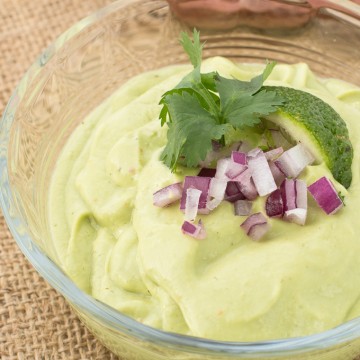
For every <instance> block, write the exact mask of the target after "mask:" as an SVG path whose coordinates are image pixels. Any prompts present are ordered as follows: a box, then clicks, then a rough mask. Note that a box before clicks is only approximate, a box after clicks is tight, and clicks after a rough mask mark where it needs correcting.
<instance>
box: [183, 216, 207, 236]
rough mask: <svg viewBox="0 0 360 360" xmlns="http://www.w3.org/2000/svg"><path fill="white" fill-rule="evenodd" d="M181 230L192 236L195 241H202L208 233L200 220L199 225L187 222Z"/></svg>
mask: <svg viewBox="0 0 360 360" xmlns="http://www.w3.org/2000/svg"><path fill="white" fill-rule="evenodd" d="M181 230H182V232H183V233H184V234H185V235H190V236H191V237H193V238H195V239H199V240H202V239H205V237H206V231H205V228H204V226H203V224H202V222H201V220H199V223H198V225H195V224H192V223H191V222H189V221H186V220H185V221H184V223H183V224H182V226H181Z"/></svg>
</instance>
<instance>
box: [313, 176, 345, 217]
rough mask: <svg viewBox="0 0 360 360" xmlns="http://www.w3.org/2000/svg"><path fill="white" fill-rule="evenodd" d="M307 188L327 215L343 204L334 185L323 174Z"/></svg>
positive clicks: (333, 212)
mask: <svg viewBox="0 0 360 360" xmlns="http://www.w3.org/2000/svg"><path fill="white" fill-rule="evenodd" d="M308 190H309V192H310V194H311V195H312V196H313V198H314V199H315V201H316V202H317V203H318V204H319V206H320V207H321V208H322V209H323V210H324V211H325V212H326V213H327V214H328V215H332V214H335V213H336V212H337V211H339V210H340V209H341V208H342V207H343V205H344V204H343V202H342V200H341V198H340V196H339V195H338V193H337V191H336V189H335V187H334V185H333V184H332V182H331V181H330V180H329V179H328V178H327V177H325V176H324V177H322V178H320V179H319V180H317V181H315V182H314V183H313V184H311V185H310V186H309V187H308Z"/></svg>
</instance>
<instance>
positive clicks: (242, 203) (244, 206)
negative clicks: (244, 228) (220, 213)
mask: <svg viewBox="0 0 360 360" xmlns="http://www.w3.org/2000/svg"><path fill="white" fill-rule="evenodd" d="M251 209H252V202H251V201H248V200H237V201H235V202H234V212H235V215H236V216H247V215H250V213H251Z"/></svg>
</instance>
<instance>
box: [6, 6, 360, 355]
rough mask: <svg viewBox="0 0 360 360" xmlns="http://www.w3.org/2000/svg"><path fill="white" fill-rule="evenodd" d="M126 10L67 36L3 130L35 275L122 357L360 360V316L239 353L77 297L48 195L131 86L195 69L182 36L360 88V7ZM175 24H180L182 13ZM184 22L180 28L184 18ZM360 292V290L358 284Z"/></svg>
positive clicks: (14, 105)
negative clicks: (61, 262)
mask: <svg viewBox="0 0 360 360" xmlns="http://www.w3.org/2000/svg"><path fill="white" fill-rule="evenodd" d="M169 3H170V5H171V9H172V11H173V13H172V12H171V11H170V10H169V6H168V5H167V3H166V2H165V1H160V0H133V1H130V0H123V1H117V2H114V3H113V4H111V5H110V6H108V7H106V8H104V9H102V10H100V11H98V12H97V13H95V14H93V15H92V16H90V17H88V18H86V19H84V20H83V21H81V22H80V23H78V24H77V25H75V26H73V27H72V28H71V29H70V30H68V31H67V32H66V33H64V34H63V35H62V36H60V38H59V39H57V40H56V41H55V42H54V43H53V44H52V45H51V46H50V47H49V48H48V49H47V50H46V51H45V52H44V53H43V54H42V55H41V56H40V57H39V58H38V59H37V61H36V62H35V63H34V65H33V66H32V67H31V68H30V69H29V71H28V72H27V73H26V75H25V76H24V78H23V79H22V81H21V82H20V84H19V86H18V87H17V88H16V90H15V91H14V93H13V95H12V97H11V99H10V101H9V104H8V106H7V108H6V111H5V113H4V116H3V119H2V121H1V123H0V170H1V172H0V184H1V191H0V202H1V207H2V210H3V213H4V216H5V219H6V221H7V223H8V225H9V228H10V230H11V232H12V234H13V236H14V238H15V239H16V241H17V243H18V245H19V246H20V248H21V250H22V251H23V253H24V254H25V255H26V257H27V258H28V259H29V261H30V262H31V263H32V264H33V266H34V267H35V268H36V269H37V271H38V272H39V273H40V274H41V275H42V276H43V277H44V278H45V279H46V280H47V281H48V282H49V283H50V284H51V285H52V286H53V287H54V288H55V289H57V290H58V291H59V292H60V293H61V294H63V295H64V296H65V298H66V299H67V300H68V301H69V303H70V304H71V305H72V307H73V308H74V309H75V311H76V312H77V314H78V315H79V317H80V318H81V319H82V321H83V322H84V323H85V324H86V326H88V327H89V329H90V330H91V331H92V332H93V333H94V334H95V335H96V336H97V337H98V338H99V339H100V340H101V341H102V342H103V343H104V344H105V345H106V346H107V347H108V348H109V349H110V350H112V351H113V352H114V353H116V354H118V355H119V356H121V358H122V359H169V358H172V359H192V360H195V359H229V358H232V359H267V358H271V359H305V358H306V359H337V360H339V359H353V358H354V357H355V356H356V355H358V354H360V318H358V319H355V320H353V321H351V322H348V323H346V324H343V325H341V326H338V327H336V328H334V329H331V330H329V331H326V332H323V333H320V334H316V335H312V336H306V337H301V338H292V339H280V340H274V341H264V342H253V343H241V342H222V341H211V340H205V339H199V338H194V337H188V336H182V335H177V334H172V333H166V332H163V331H160V330H156V329H153V328H149V327H147V326H145V325H143V324H141V323H138V322H136V321H135V320H133V319H131V318H129V317H127V316H125V315H123V314H121V313H119V312H118V311H116V310H114V309H112V308H110V307H108V306H107V305H105V304H103V303H100V302H99V301H96V300H95V299H93V298H92V297H90V296H88V295H86V294H85V293H83V292H82V291H80V290H79V289H78V288H77V287H76V285H74V283H73V282H72V281H70V280H69V278H68V277H67V276H66V275H65V274H64V273H63V272H62V270H61V269H60V268H59V267H58V266H57V265H56V261H57V258H56V255H55V252H54V251H53V249H52V246H51V241H50V236H49V229H48V219H47V212H46V204H47V199H48V194H47V189H48V188H49V181H50V178H51V174H52V171H53V168H54V164H55V162H56V159H57V156H58V155H59V152H60V151H61V149H62V147H63V145H64V143H65V142H66V140H67V138H68V136H69V135H70V134H71V132H72V131H73V130H74V128H75V127H76V126H77V125H78V124H79V123H80V122H81V121H82V119H84V118H85V116H86V115H87V114H89V113H90V112H91V111H92V110H93V109H94V108H96V106H98V105H99V104H100V103H101V102H103V101H104V100H105V99H106V98H107V97H108V96H109V95H110V94H111V93H113V92H114V91H115V90H116V89H117V88H118V87H119V86H120V85H121V84H123V83H124V82H125V81H126V80H128V79H129V78H131V77H133V76H134V75H137V74H139V73H142V72H144V71H147V70H152V69H155V68H159V67H162V66H166V65H169V64H174V63H182V62H186V61H187V58H186V56H185V55H184V53H183V51H182V49H181V47H180V46H179V44H178V40H177V39H178V35H179V31H180V30H184V29H189V28H191V27H192V26H194V25H197V26H198V27H199V28H200V29H201V30H202V32H201V34H202V40H206V44H207V45H206V49H205V52H204V56H205V57H209V56H213V55H223V56H227V57H229V58H231V59H233V60H235V61H240V62H263V61H264V59H274V60H277V61H279V62H283V63H295V62H299V61H305V62H307V63H308V64H309V65H310V67H311V68H312V70H313V71H314V72H315V73H316V74H317V75H319V76H322V77H330V76H331V77H337V78H340V79H344V80H346V81H350V82H352V83H355V84H357V85H359V86H360V71H359V69H360V46H359V45H360V20H359V19H360V6H359V5H356V4H355V1H345V0H344V1H341V2H337V1H325V0H323V1H320V0H309V1H301V0H299V1H294V0H292V1H266V0H257V1H248V0H238V1H233V0H211V1H210V0H195V1H191V0H190V1H189V0H187V1H175V0H171V1H169ZM173 14H175V15H173ZM180 19H182V20H180ZM359 286H360V284H359Z"/></svg>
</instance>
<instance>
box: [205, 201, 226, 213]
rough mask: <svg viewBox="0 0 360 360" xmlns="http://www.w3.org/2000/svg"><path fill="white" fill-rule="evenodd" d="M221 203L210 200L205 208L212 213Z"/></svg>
mask: <svg viewBox="0 0 360 360" xmlns="http://www.w3.org/2000/svg"><path fill="white" fill-rule="evenodd" d="M221 203H222V200H220V199H211V200H209V201H208V202H207V203H206V207H207V209H208V210H210V211H213V210H214V209H216V208H217V207H218V206H219V205H220V204H221Z"/></svg>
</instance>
